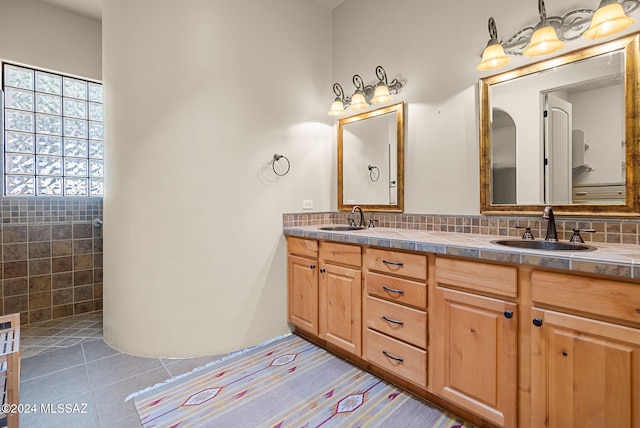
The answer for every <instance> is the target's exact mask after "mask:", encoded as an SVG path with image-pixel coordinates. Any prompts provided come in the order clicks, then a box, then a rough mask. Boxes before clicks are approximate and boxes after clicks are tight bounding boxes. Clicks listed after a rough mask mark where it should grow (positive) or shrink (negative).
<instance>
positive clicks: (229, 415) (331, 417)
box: [134, 335, 473, 428]
mask: <svg viewBox="0 0 640 428" xmlns="http://www.w3.org/2000/svg"><path fill="white" fill-rule="evenodd" d="M134 403H135V406H136V409H137V410H138V414H139V415H140V421H141V423H142V425H143V426H144V427H145V428H152V427H175V428H178V427H180V428H183V427H222V428H226V427H230V428H245V427H246V428H256V427H265V428H285V427H295V428H300V427H309V428H310V427H401V428H411V427H416V428H418V427H420V428H428V427H447V428H454V427H472V426H473V425H471V424H469V423H467V422H465V421H463V420H461V419H459V418H457V417H455V416H454V415H452V414H450V413H446V412H444V411H443V410H442V409H440V408H437V407H435V406H432V405H429V404H426V403H425V402H423V401H420V400H417V399H416V398H414V397H413V396H411V395H409V394H407V393H405V392H403V391H401V390H399V389H398V388H396V387H394V386H393V385H390V384H388V383H386V382H385V381H383V380H381V379H379V378H377V377H375V376H373V375H371V374H369V373H367V372H365V371H363V370H360V369H359V368H356V367H354V366H353V365H351V364H349V363H347V362H345V361H344V360H342V359H340V358H338V357H336V356H334V355H333V354H330V353H329V352H327V351H325V350H324V349H322V348H319V347H317V346H316V345H314V344H312V343H310V342H308V341H306V340H304V339H302V338H300V337H298V336H295V335H289V336H286V337H284V338H280V339H277V340H274V341H271V342H268V343H266V344H263V345H259V346H257V347H255V348H251V349H249V350H247V351H245V352H240V353H237V354H235V355H232V356H231V357H230V358H226V359H223V360H220V361H217V362H214V363H211V364H208V365H207V366H204V367H203V368H201V369H196V371H194V372H193V373H190V374H188V375H186V376H182V377H177V378H175V379H173V380H170V381H168V382H166V383H164V384H161V385H159V386H157V387H154V388H151V389H150V390H146V391H144V392H142V393H141V394H140V395H137V396H135V397H134Z"/></svg>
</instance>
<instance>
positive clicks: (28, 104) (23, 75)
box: [2, 63, 104, 196]
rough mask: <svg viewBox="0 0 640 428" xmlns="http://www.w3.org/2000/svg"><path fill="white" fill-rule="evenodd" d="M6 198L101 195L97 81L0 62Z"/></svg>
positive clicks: (101, 142)
mask: <svg viewBox="0 0 640 428" xmlns="http://www.w3.org/2000/svg"><path fill="white" fill-rule="evenodd" d="M2 77H3V79H2V89H3V93H4V108H3V112H2V114H3V120H2V123H3V129H2V132H3V143H4V150H3V152H4V194H5V196H102V195H103V193H104V192H103V191H104V178H103V176H104V159H103V154H104V132H103V124H102V119H103V104H102V85H101V84H100V83H96V82H90V81H87V80H82V79H78V78H75V77H69V76H64V75H61V74H56V73H51V72H48V71H47V72H45V71H41V70H37V69H33V68H28V67H24V66H18V65H14V64H8V63H3V64H2Z"/></svg>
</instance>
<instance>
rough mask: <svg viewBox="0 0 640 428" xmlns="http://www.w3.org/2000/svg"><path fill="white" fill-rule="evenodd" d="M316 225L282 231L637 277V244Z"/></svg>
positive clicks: (639, 265)
mask: <svg viewBox="0 0 640 428" xmlns="http://www.w3.org/2000/svg"><path fill="white" fill-rule="evenodd" d="M325 226H330V225H326V224H325V225H319V226H297V227H285V228H284V234H285V235H288V236H297V237H304V238H311V239H319V240H325V241H334V242H344V243H352V244H359V245H370V246H376V247H386V248H393V249H402V250H410V251H417V252H425V253H435V254H447V255H451V256H461V257H468V258H473V259H480V260H487V261H499V262H507V263H519V264H526V265H534V266H541V267H547V268H555V269H564V270H569V271H576V272H584V273H596V274H601V275H609V276H613V277H619V278H627V279H630V278H631V279H637V280H640V246H638V245H630V244H608V243H599V242H587V244H588V245H590V246H592V247H596V250H595V251H546V250H530V249H520V248H512V247H505V246H501V245H498V244H493V243H491V241H494V240H498V239H518V238H517V237H507V236H495V235H478V234H471V233H453V232H433V231H426V230H413V229H390V228H382V227H377V228H371V229H362V230H355V231H326V230H320V227H325Z"/></svg>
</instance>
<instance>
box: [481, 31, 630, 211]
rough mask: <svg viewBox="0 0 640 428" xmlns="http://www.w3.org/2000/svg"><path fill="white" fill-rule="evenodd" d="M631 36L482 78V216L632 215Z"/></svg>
mask: <svg viewBox="0 0 640 428" xmlns="http://www.w3.org/2000/svg"><path fill="white" fill-rule="evenodd" d="M639 37H640V36H639V35H638V34H633V35H630V36H626V37H622V38H620V39H617V40H614V41H611V42H607V43H603V44H600V45H596V46H591V47H587V48H584V49H582V50H578V51H574V52H570V53H567V54H565V55H563V56H560V57H556V58H552V59H549V60H546V61H542V62H538V63H535V64H531V65H527V66H524V67H521V68H519V69H516V70H512V71H508V72H505V73H501V74H498V75H495V76H490V77H487V78H483V79H481V80H480V82H479V92H480V209H481V212H482V214H489V215H490V214H502V215H504V214H509V213H513V214H518V215H522V214H535V215H538V214H541V213H542V210H543V208H544V206H545V205H552V206H553V208H554V212H555V213H559V214H566V215H606V216H640V205H639V202H638V196H639V192H638V190H639V189H638V186H639V180H640V170H639V168H640V160H639V158H638V156H639V154H640V150H639V147H638V146H639V144H640V138H639V136H640V116H639V113H640V108H639V106H640V99H639V96H640V87H639V81H638V72H639V68H638V55H639Z"/></svg>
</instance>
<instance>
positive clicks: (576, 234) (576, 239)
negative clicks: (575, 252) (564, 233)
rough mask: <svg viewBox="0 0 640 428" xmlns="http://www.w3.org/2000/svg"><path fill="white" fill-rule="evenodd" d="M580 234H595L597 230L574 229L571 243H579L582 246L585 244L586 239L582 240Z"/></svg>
mask: <svg viewBox="0 0 640 428" xmlns="http://www.w3.org/2000/svg"><path fill="white" fill-rule="evenodd" d="M580 232H588V233H595V232H596V230H595V229H577V228H576V229H573V236H572V237H571V239H569V242H578V243H580V244H584V239H582V236H580Z"/></svg>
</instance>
